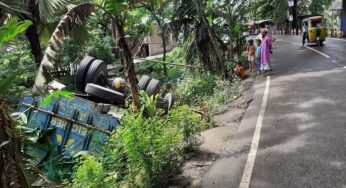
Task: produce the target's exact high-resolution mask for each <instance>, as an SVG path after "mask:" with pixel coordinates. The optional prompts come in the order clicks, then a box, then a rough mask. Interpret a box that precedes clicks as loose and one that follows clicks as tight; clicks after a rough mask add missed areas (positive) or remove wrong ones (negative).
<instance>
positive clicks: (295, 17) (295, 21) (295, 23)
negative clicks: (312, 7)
mask: <svg viewBox="0 0 346 188" xmlns="http://www.w3.org/2000/svg"><path fill="white" fill-rule="evenodd" d="M293 2H294V5H293V28H295V29H296V35H298V27H297V26H298V25H297V22H298V20H297V3H298V0H293Z"/></svg>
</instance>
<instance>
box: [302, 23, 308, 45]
mask: <svg viewBox="0 0 346 188" xmlns="http://www.w3.org/2000/svg"><path fill="white" fill-rule="evenodd" d="M307 38H308V26H307V24H306V23H304V25H303V46H304V45H305V41H306V39H307ZM308 41H309V40H308Z"/></svg>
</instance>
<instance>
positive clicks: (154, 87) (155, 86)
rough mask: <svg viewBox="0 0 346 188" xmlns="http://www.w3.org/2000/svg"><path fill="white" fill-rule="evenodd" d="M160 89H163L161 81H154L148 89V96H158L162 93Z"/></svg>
mask: <svg viewBox="0 0 346 188" xmlns="http://www.w3.org/2000/svg"><path fill="white" fill-rule="evenodd" d="M160 87H161V84H160V81H158V80H156V79H152V80H151V81H150V82H149V85H148V87H147V89H146V92H147V94H148V96H153V95H156V94H158V93H159V91H160Z"/></svg>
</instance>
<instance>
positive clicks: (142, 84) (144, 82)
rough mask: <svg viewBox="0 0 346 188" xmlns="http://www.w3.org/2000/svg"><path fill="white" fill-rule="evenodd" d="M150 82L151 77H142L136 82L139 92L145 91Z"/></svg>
mask: <svg viewBox="0 0 346 188" xmlns="http://www.w3.org/2000/svg"><path fill="white" fill-rule="evenodd" d="M150 81H151V77H150V76H147V75H143V76H142V77H141V79H140V80H139V82H138V86H139V90H144V91H145V90H146V89H147V87H148V84H149V82H150Z"/></svg>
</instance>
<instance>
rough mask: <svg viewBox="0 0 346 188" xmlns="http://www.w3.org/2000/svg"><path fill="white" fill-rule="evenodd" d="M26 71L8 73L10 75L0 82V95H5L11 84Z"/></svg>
mask: <svg viewBox="0 0 346 188" xmlns="http://www.w3.org/2000/svg"><path fill="white" fill-rule="evenodd" d="M25 70H26V69H18V70H15V71H14V72H12V73H10V75H9V76H8V77H6V78H4V79H2V80H0V95H1V94H5V93H6V92H7V91H8V89H9V88H10V86H11V84H12V82H13V81H14V80H15V79H16V78H17V77H18V76H20V75H22V74H23V73H24V72H25Z"/></svg>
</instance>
